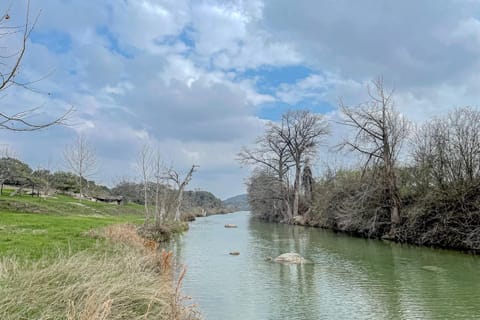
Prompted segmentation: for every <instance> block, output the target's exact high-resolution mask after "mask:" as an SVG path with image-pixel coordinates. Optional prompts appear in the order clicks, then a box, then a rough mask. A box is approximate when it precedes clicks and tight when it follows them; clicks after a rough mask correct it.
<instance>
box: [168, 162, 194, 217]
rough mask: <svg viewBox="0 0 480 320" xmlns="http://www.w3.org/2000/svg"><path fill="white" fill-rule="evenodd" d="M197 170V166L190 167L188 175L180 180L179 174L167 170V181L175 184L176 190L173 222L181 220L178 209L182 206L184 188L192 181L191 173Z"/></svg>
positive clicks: (172, 170)
mask: <svg viewBox="0 0 480 320" xmlns="http://www.w3.org/2000/svg"><path fill="white" fill-rule="evenodd" d="M197 168H198V166H197V165H192V167H191V168H190V170H189V171H188V173H187V174H186V175H185V177H184V178H183V179H182V178H181V177H180V174H179V173H178V172H177V171H175V170H174V169H170V170H168V173H167V176H168V179H169V180H171V181H173V182H174V183H175V184H176V187H177V190H176V197H175V200H176V201H175V202H176V206H175V221H180V218H181V213H180V207H181V205H182V200H183V191H184V190H185V187H186V186H187V185H188V183H189V182H190V181H191V180H192V176H193V173H194V172H195V170H196V169H197Z"/></svg>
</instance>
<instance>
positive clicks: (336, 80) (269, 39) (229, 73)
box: [0, 0, 480, 198]
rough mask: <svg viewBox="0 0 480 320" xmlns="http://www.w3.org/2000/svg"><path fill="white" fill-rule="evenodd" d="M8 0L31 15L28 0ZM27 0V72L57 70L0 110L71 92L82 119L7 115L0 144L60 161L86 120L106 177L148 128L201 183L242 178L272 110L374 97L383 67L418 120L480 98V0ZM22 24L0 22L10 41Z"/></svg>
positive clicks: (17, 11)
mask: <svg viewBox="0 0 480 320" xmlns="http://www.w3.org/2000/svg"><path fill="white" fill-rule="evenodd" d="M9 4H12V5H11V8H10V9H9V16H10V19H9V21H10V23H12V24H21V23H23V22H24V18H25V1H22V0H18V1H17V0H16V1H9V0H0V8H2V9H7V8H8V6H9ZM30 11H31V16H32V17H34V16H36V15H37V14H38V13H39V12H40V16H39V20H38V23H37V25H36V27H35V30H34V32H33V33H32V35H31V37H30V39H29V41H28V48H27V54H26V56H25V59H24V61H23V65H22V69H21V78H20V79H22V80H36V79H40V78H42V77H44V76H47V77H46V78H45V79H43V80H42V81H40V82H38V83H36V84H35V86H34V88H35V90H34V91H32V90H24V89H20V88H10V89H8V90H7V91H4V92H2V96H1V101H2V111H3V110H6V111H13V110H23V109H26V108H30V107H32V106H42V109H41V114H40V115H38V116H37V117H39V118H46V117H55V115H59V114H61V113H62V111H64V110H66V109H68V108H69V107H70V106H74V108H75V110H76V112H75V114H74V116H73V118H72V122H73V123H74V126H71V127H54V128H50V129H48V130H45V131H41V132H36V133H12V132H7V131H2V132H1V136H0V144H3V145H9V147H10V148H12V149H14V150H15V151H16V152H17V153H18V154H19V155H20V158H21V159H23V160H24V161H26V162H28V163H29V164H30V165H31V166H32V167H34V168H35V167H38V166H43V167H45V166H47V164H48V163H49V162H50V163H51V165H50V166H51V167H52V169H65V167H64V165H63V161H62V156H61V154H62V151H63V150H64V148H65V145H67V144H69V143H71V142H72V141H73V140H74V139H75V136H76V135H77V134H79V133H82V134H85V135H86V136H87V137H88V139H89V140H90V141H91V142H92V144H94V146H95V148H96V151H97V154H98V158H99V164H100V170H99V172H98V173H97V175H96V176H95V179H96V180H98V181H100V182H102V183H105V184H108V185H112V184H113V183H115V181H118V180H119V179H121V178H134V177H135V176H136V174H135V172H134V170H135V169H134V168H135V159H136V157H137V154H138V152H139V150H140V149H141V148H142V146H143V145H145V144H150V145H152V146H158V148H159V149H160V151H161V154H162V157H163V160H164V162H166V163H167V164H170V163H173V164H174V166H175V167H176V168H178V169H180V170H183V171H186V170H187V169H188V167H189V166H190V165H191V164H192V163H195V164H198V165H199V166H200V168H199V171H198V173H197V174H196V175H195V177H194V179H193V181H192V183H191V188H202V189H206V190H209V191H212V192H214V193H215V194H216V195H218V196H219V197H222V198H225V197H228V196H232V195H235V194H239V193H242V192H244V189H245V188H244V184H243V183H244V179H245V177H246V176H247V174H248V169H246V168H241V167H240V166H239V164H238V163H237V162H236V161H235V157H236V153H237V152H238V150H239V149H240V147H241V146H242V145H245V144H249V143H251V142H252V141H253V140H254V138H255V136H257V135H258V134H259V133H260V132H261V130H262V127H263V124H264V123H265V121H266V120H277V119H278V118H279V116H280V115H281V114H282V112H284V111H285V110H287V109H298V108H308V109H310V110H312V111H315V112H320V113H324V114H326V115H327V116H329V117H335V113H336V105H337V101H338V98H339V97H342V98H343V99H344V100H345V101H346V102H347V103H348V104H357V103H360V102H363V101H364V99H365V86H366V83H368V81H370V80H372V79H374V78H376V77H377V76H379V75H383V77H384V79H385V81H386V82H387V84H391V85H392V86H394V87H395V99H396V105H397V108H398V109H399V110H400V111H401V112H403V113H404V114H406V115H407V116H408V117H409V118H411V119H412V120H415V121H418V122H421V121H424V120H425V119H427V118H429V117H432V116H436V115H439V114H442V113H445V112H447V111H448V110H449V109H451V108H453V107H456V106H464V105H471V106H475V107H476V106H478V101H480V100H479V98H480V90H479V85H480V72H479V71H480V68H479V67H480V66H479V63H480V1H478V0H443V1H437V0H422V1H418V0H403V1H384V0H375V1H374V0H363V1H353V0H350V1H346V0H301V1H291V0H263V1H262V0H243V1H242V0H238V1H228V0H224V1H219V0H218V1H217V0H206V1H203V0H191V1H188V0H123V1H120V0H103V1H95V0H31V8H30ZM17 40H18V39H15V37H2V38H0V44H1V45H0V55H2V56H3V55H5V53H7V52H11V49H12V48H13V49H14V48H15V46H16V45H18V41H17ZM9 50H10V51H9ZM334 132H335V133H336V134H337V135H338V134H341V130H334ZM336 138H338V137H334V139H336Z"/></svg>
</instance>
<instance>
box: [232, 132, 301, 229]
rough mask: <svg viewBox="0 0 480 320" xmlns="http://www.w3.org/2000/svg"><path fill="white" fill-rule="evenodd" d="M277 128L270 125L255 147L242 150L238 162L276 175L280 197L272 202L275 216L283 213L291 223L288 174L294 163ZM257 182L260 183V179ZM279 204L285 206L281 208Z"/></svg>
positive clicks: (284, 218)
mask: <svg viewBox="0 0 480 320" xmlns="http://www.w3.org/2000/svg"><path fill="white" fill-rule="evenodd" d="M275 128H276V125H275V124H272V123H270V124H269V125H268V128H267V132H266V133H265V134H264V135H262V136H260V137H258V138H257V140H256V143H255V147H253V148H246V147H243V148H242V150H241V151H240V152H239V153H238V160H239V161H240V162H241V163H242V164H248V165H255V166H261V167H264V168H266V169H267V170H269V171H271V172H273V173H274V174H275V175H276V177H277V179H278V181H277V183H275V185H276V186H277V187H278V190H277V191H276V192H275V193H276V194H277V195H278V196H277V199H275V200H276V201H273V202H272V209H273V215H277V211H281V214H282V216H283V220H285V221H289V220H290V219H291V218H292V217H293V215H292V209H291V205H290V201H289V184H288V177H287V173H288V171H289V170H290V168H291V167H292V165H293V163H292V158H291V155H290V153H289V152H288V146H287V144H286V143H285V141H284V140H283V139H281V137H280V136H279V135H278V133H277V130H276V129H275ZM257 180H258V181H259V179H257ZM257 180H255V181H257ZM263 180H265V179H263ZM252 181H253V180H252ZM252 190H253V189H252ZM255 190H256V189H255ZM278 202H280V203H281V204H283V205H280V206H279V205H278V204H277V203H278Z"/></svg>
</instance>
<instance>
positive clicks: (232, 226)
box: [225, 223, 237, 228]
mask: <svg viewBox="0 0 480 320" xmlns="http://www.w3.org/2000/svg"><path fill="white" fill-rule="evenodd" d="M236 227H237V225H236V224H232V223H227V224H226V225H225V228H236Z"/></svg>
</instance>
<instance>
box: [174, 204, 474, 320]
mask: <svg viewBox="0 0 480 320" xmlns="http://www.w3.org/2000/svg"><path fill="white" fill-rule="evenodd" d="M227 223H233V224H236V225H237V226H238V228H236V229H228V228H224V225H225V224H227ZM172 246H173V249H174V251H175V253H176V254H177V256H178V257H179V263H181V264H184V265H186V266H187V275H186V277H185V280H184V288H183V291H184V293H186V294H187V295H189V296H191V297H192V298H193V301H194V302H195V303H198V304H199V309H200V311H201V312H202V314H203V316H204V318H205V319H210V320H220V319H226V320H237V319H238V320H249V319H258V320H262V319H272V320H280V319H292V320H294V319H480V257H475V256H471V255H467V254H463V253H459V252H454V251H447V250H434V249H429V248H418V247H414V246H406V245H399V244H394V243H387V242H383V241H377V240H365V239H360V238H355V237H350V236H347V235H343V234H335V233H333V232H330V231H327V230H321V229H316V228H306V227H299V226H287V225H281V224H273V223H265V222H262V221H259V220H257V219H255V218H252V217H251V215H250V214H249V213H247V212H238V213H234V214H229V215H217V216H210V217H206V218H199V219H197V221H195V222H193V223H191V225H190V230H189V231H188V232H187V233H185V234H184V235H183V236H182V237H180V238H178V239H177V240H176V241H175V242H174V243H173V244H172ZM231 251H239V252H240V255H239V256H231V255H229V252H231ZM285 252H297V253H300V254H301V255H302V256H304V257H305V258H307V259H309V260H311V261H313V264H305V265H282V264H278V263H274V262H271V261H266V259H265V258H266V257H276V256H277V255H280V254H282V253H285Z"/></svg>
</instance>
